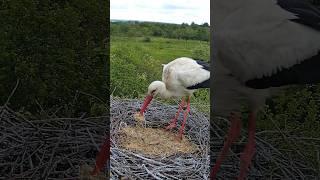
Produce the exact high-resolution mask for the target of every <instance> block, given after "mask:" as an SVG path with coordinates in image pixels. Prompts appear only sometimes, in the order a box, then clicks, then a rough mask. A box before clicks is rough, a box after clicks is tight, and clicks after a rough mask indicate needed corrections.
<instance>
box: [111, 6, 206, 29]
mask: <svg viewBox="0 0 320 180" xmlns="http://www.w3.org/2000/svg"><path fill="white" fill-rule="evenodd" d="M110 19H116V20H138V21H153V22H166V23H175V24H181V23H188V24H190V23H191V22H194V23H196V24H203V23H205V22H206V23H209V24H210V0H111V1H110Z"/></svg>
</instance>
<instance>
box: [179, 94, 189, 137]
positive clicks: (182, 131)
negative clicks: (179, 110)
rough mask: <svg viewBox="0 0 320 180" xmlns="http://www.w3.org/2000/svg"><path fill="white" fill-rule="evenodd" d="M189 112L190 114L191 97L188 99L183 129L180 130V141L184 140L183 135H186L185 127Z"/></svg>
mask: <svg viewBox="0 0 320 180" xmlns="http://www.w3.org/2000/svg"><path fill="white" fill-rule="evenodd" d="M189 112H190V96H189V97H188V103H187V109H186V111H185V112H184V115H183V122H182V125H181V128H180V130H179V135H178V139H179V140H181V139H182V134H183V133H184V128H185V126H186V122H187V117H188V114H189Z"/></svg>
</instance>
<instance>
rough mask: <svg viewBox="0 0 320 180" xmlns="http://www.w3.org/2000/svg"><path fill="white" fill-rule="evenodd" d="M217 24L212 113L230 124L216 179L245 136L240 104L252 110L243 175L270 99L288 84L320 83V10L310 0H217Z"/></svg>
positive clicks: (217, 164)
mask: <svg viewBox="0 0 320 180" xmlns="http://www.w3.org/2000/svg"><path fill="white" fill-rule="evenodd" d="M212 11H213V14H212V18H211V19H212V23H211V24H213V41H214V42H213V43H214V51H215V52H214V54H213V55H214V59H213V68H214V72H213V87H212V94H213V99H212V101H213V106H212V108H213V114H214V115H220V116H228V115H229V113H230V112H231V118H230V120H231V126H230V129H229V132H228V135H227V139H226V141H225V143H224V147H223V149H222V152H221V153H220V155H219V157H218V159H217V160H216V164H215V166H214V167H213V169H212V171H211V178H212V179H214V178H215V177H216V174H217V171H218V169H219V168H220V165H221V163H222V161H223V160H224V158H225V155H226V153H227V151H228V149H229V147H230V146H231V144H232V143H233V142H234V141H235V140H236V139H237V138H238V136H239V135H240V129H241V120H240V113H239V112H240V107H241V105H242V104H243V102H246V103H247V104H248V106H249V108H250V111H251V113H250V116H249V127H248V133H249V134H248V143H247V145H246V146H245V148H244V152H243V153H242V155H241V157H240V174H239V176H238V178H239V179H244V178H245V177H246V174H247V171H248V169H249V166H250V163H251V160H252V158H253V156H254V153H255V129H256V124H255V121H256V115H257V112H258V110H259V109H260V108H261V107H263V106H264V103H265V99H266V98H267V97H269V96H271V95H272V94H273V93H275V92H277V91H278V90H280V89H281V88H283V87H287V86H288V85H293V84H308V83H319V82H320V72H319V70H320V54H319V50H320V32H319V30H320V11H319V10H318V9H316V8H315V7H313V6H312V5H310V4H309V3H307V1H305V0H237V1H234V0H215V1H214V2H213V8H212Z"/></svg>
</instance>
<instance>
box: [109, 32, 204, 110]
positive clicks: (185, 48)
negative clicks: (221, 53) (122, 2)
mask: <svg viewBox="0 0 320 180" xmlns="http://www.w3.org/2000/svg"><path fill="white" fill-rule="evenodd" d="M178 57H192V58H196V59H203V60H206V61H208V60H209V42H206V41H197V40H179V39H169V38H162V37H119V36H112V34H111V49H110V64H111V65H110V67H111V68H110V76H111V81H110V89H111V92H112V95H113V96H119V97H122V98H143V97H144V96H145V94H146V91H147V88H148V85H149V84H150V83H151V82H152V81H155V80H161V74H162V64H165V63H168V62H170V61H172V60H174V59H176V58H178ZM159 100H160V99H159ZM166 102H168V103H170V102H171V103H173V102H175V101H172V100H171V101H170V100H169V101H166ZM191 102H192V103H193V105H194V106H196V107H197V108H198V109H199V110H201V111H202V112H207V113H209V104H210V102H209V91H208V90H200V91H198V92H197V93H195V97H194V98H192V101H191Z"/></svg>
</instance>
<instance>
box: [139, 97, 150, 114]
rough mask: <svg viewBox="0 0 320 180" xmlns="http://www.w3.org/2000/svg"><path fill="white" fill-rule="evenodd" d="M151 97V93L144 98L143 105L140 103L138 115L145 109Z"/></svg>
mask: <svg viewBox="0 0 320 180" xmlns="http://www.w3.org/2000/svg"><path fill="white" fill-rule="evenodd" d="M152 98H153V96H152V95H148V96H147V97H146V98H145V99H144V102H143V105H142V107H141V110H140V115H143V113H144V111H145V110H146V109H147V107H148V105H149V104H150V102H151V100H152Z"/></svg>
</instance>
